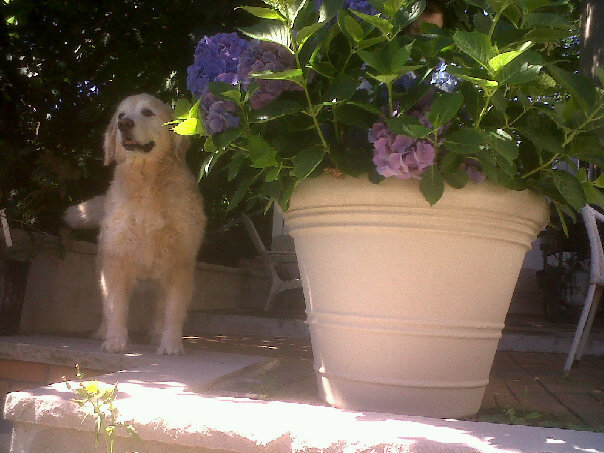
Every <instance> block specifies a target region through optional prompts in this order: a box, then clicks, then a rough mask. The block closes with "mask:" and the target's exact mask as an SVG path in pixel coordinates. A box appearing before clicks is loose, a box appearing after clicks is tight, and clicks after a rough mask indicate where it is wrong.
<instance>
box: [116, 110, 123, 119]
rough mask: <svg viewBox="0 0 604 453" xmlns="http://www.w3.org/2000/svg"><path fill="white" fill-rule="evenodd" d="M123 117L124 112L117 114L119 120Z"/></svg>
mask: <svg viewBox="0 0 604 453" xmlns="http://www.w3.org/2000/svg"><path fill="white" fill-rule="evenodd" d="M123 117H124V112H121V113H120V114H119V115H118V116H117V119H118V120H121V119H122V118H123Z"/></svg>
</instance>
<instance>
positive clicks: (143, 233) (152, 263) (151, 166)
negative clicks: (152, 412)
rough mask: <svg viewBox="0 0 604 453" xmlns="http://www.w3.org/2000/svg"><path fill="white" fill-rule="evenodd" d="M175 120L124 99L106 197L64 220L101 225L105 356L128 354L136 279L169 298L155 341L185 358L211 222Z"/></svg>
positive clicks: (162, 108) (109, 142)
mask: <svg viewBox="0 0 604 453" xmlns="http://www.w3.org/2000/svg"><path fill="white" fill-rule="evenodd" d="M172 118H173V112H172V109H171V108H170V107H168V106H167V105H166V104H164V103H162V102H161V101H160V100H158V99H156V98H154V97H153V96H150V95H148V94H139V95H136V96H130V97H128V98H126V99H124V100H123V101H122V102H121V103H120V105H119V106H118V108H117V110H116V111H115V114H114V115H113V118H112V119H111V122H110V123H109V127H108V128H107V131H106V132H105V141H104V148H105V165H110V164H111V163H113V162H115V163H116V166H115V169H114V175H113V180H112V182H111V185H110V187H109V189H108V191H107V193H106V194H105V195H104V196H98V197H95V198H93V199H91V200H89V201H86V202H84V203H81V204H79V205H76V206H71V207H70V208H68V209H67V211H66V213H65V217H64V219H65V221H66V222H67V224H69V225H70V226H71V227H72V228H85V227H94V226H97V225H98V226H100V234H99V242H98V267H99V274H100V288H101V292H102V296H103V321H102V323H101V327H100V328H99V330H98V331H97V334H96V336H97V337H100V338H101V339H103V340H104V343H103V346H102V348H103V350H104V351H107V352H122V351H124V350H125V349H126V346H127V343H128V330H127V318H128V307H129V299H130V296H131V294H132V291H133V289H134V287H135V285H136V283H137V280H139V279H154V280H156V281H158V282H159V284H160V286H161V288H162V289H163V297H162V298H159V300H158V303H157V307H156V310H155V316H154V320H153V322H152V323H151V331H150V334H151V338H152V340H154V341H155V342H156V343H159V349H158V353H162V354H181V353H183V346H182V326H183V323H184V320H185V316H186V313H187V308H188V306H189V303H190V300H191V297H192V292H193V274H194V269H195V262H196V256H197V251H198V249H199V247H200V245H201V242H202V237H203V234H204V230H205V225H206V216H205V214H204V210H203V200H202V197H201V194H200V193H199V189H198V187H197V184H196V181H195V179H194V178H193V176H192V175H191V173H190V172H189V170H188V168H187V166H186V164H185V161H184V156H185V152H186V148H187V145H188V140H187V139H186V137H182V136H179V135H176V134H175V133H173V132H172V131H170V130H169V129H168V127H166V126H165V125H164V124H165V123H166V122H168V121H171V120H172Z"/></svg>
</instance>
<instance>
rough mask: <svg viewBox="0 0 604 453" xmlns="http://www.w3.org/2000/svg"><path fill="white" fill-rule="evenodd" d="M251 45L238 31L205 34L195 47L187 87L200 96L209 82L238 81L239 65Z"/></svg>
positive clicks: (188, 70)
mask: <svg viewBox="0 0 604 453" xmlns="http://www.w3.org/2000/svg"><path fill="white" fill-rule="evenodd" d="M249 46H250V43H249V41H246V40H245V39H241V38H240V37H239V36H238V35H237V33H230V34H229V33H218V34H217V35H214V36H205V37H204V38H203V39H201V41H199V44H197V47H196V48H195V57H194V60H193V64H192V65H191V66H189V67H188V68H187V88H188V89H189V90H190V91H191V92H192V93H193V94H194V95H195V96H197V97H198V98H199V97H201V96H202V94H203V93H204V91H205V88H206V87H207V85H208V83H209V82H213V81H215V80H223V81H224V80H229V83H233V84H235V83H237V79H236V77H237V66H238V65H239V60H240V59H241V56H242V54H243V53H244V52H246V51H247V49H248V48H249Z"/></svg>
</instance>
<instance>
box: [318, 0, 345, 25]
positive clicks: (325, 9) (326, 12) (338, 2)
mask: <svg viewBox="0 0 604 453" xmlns="http://www.w3.org/2000/svg"><path fill="white" fill-rule="evenodd" d="M343 7H344V0H324V1H322V2H321V5H320V6H319V21H320V22H325V21H329V20H330V19H331V18H332V17H334V16H335V15H336V13H337V12H338V11H339V10H341V9H342V8H343Z"/></svg>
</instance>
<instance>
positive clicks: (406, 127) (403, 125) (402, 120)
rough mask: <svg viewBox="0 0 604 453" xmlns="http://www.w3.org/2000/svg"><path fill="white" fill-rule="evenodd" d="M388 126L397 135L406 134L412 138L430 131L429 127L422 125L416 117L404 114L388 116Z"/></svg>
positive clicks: (421, 136) (422, 135) (423, 135)
mask: <svg viewBox="0 0 604 453" xmlns="http://www.w3.org/2000/svg"><path fill="white" fill-rule="evenodd" d="M387 123H388V128H389V129H390V130H391V131H392V132H394V133H395V134H399V135H407V136H410V137H413V138H423V137H425V136H427V135H428V134H429V133H430V129H428V128H427V127H425V126H424V125H422V124H421V123H420V122H419V120H418V119H417V118H414V117H412V116H406V115H399V116H397V117H395V118H390V119H389V120H388V121H387Z"/></svg>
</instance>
